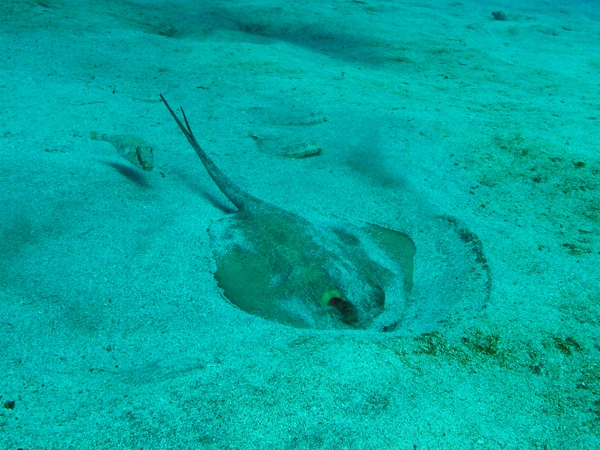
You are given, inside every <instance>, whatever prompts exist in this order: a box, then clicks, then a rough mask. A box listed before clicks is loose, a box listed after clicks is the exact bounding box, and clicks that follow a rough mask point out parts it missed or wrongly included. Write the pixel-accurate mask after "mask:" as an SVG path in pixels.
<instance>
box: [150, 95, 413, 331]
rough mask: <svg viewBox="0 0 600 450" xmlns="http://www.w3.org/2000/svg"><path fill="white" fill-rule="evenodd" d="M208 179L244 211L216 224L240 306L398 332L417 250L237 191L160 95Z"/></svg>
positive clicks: (221, 269) (394, 238)
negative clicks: (296, 212)
mask: <svg viewBox="0 0 600 450" xmlns="http://www.w3.org/2000/svg"><path fill="white" fill-rule="evenodd" d="M161 99H162V101H163V102H164V103H165V105H166V106H167V108H168V109H169V112H170V113H171V115H172V116H173V118H174V119H175V121H176V122H177V124H178V125H179V128H180V129H181V131H182V132H183V134H184V135H185V137H186V138H187V140H188V142H189V143H190V145H191V146H192V147H193V148H194V150H195V151H196V153H197V154H198V156H199V157H200V160H201V161H202V163H203V164H204V167H205V168H206V170H207V171H208V174H209V175H210V177H211V178H212V179H213V181H214V182H215V183H216V184H217V186H218V187H219V189H220V190H221V192H223V194H224V195H225V196H226V197H227V198H228V199H229V201H230V202H231V203H232V204H233V205H234V206H235V207H236V208H237V212H235V213H233V214H231V215H229V216H227V217H226V218H224V219H221V220H219V221H216V222H215V223H213V225H212V226H211V227H210V236H211V245H212V248H213V252H214V256H215V262H216V272H215V274H214V275H215V279H216V281H217V284H218V286H219V287H220V288H221V289H222V290H223V293H224V295H225V297H226V298H227V299H228V300H229V301H230V302H231V303H232V304H234V305H236V306H237V307H239V308H240V309H242V310H244V311H246V312H248V313H250V314H254V315H257V316H260V317H263V318H265V319H268V320H273V321H277V322H280V323H283V324H287V325H292V326H296V327H302V328H358V329H366V328H374V329H380V330H387V329H391V328H393V327H394V326H395V324H397V323H398V322H399V321H400V320H401V318H402V314H403V311H404V310H405V307H406V296H407V294H408V293H409V292H410V290H411V288H412V276H413V257H414V254H415V250H416V249H415V245H414V243H413V241H412V240H411V239H410V238H409V237H408V236H407V235H406V234H404V233H400V232H398V231H395V230H390V229H387V228H383V227H380V226H376V225H364V226H362V227H355V226H353V225H351V224H348V223H346V222H341V221H331V220H328V219H325V218H323V220H318V221H314V220H313V221H309V220H307V219H306V218H303V217H301V216H299V215H297V214H294V213H291V212H289V211H286V210H284V209H281V208H278V207H276V206H274V205H272V204H270V203H267V202H265V201H262V200H260V199H258V198H256V197H254V196H252V195H250V194H248V193H247V192H244V191H243V190H241V189H240V188H239V187H238V186H236V185H235V184H234V183H233V182H232V181H231V180H230V179H229V178H228V177H227V176H226V175H225V174H224V173H223V172H222V171H221V170H220V169H219V168H218V167H217V166H216V165H215V164H214V163H213V161H212V160H211V159H210V158H209V157H208V155H207V154H206V153H205V152H204V150H203V149H202V148H201V147H200V145H199V144H198V142H197V141H196V138H195V137H194V134H193V133H192V130H191V128H190V125H189V123H188V121H187V118H186V116H185V113H184V111H183V109H182V110H181V112H182V114H183V119H184V121H185V125H184V124H183V123H182V122H181V120H179V118H178V117H177V115H176V114H175V112H174V111H173V110H172V109H171V107H170V106H169V104H168V103H167V101H166V100H165V99H164V97H163V96H162V95H161Z"/></svg>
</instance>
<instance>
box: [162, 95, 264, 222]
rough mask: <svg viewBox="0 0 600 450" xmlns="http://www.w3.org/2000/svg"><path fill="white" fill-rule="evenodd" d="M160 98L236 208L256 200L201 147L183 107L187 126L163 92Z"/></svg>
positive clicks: (182, 111) (209, 172)
mask: <svg viewBox="0 0 600 450" xmlns="http://www.w3.org/2000/svg"><path fill="white" fill-rule="evenodd" d="M160 99H161V100H162V101H163V103H164V104H165V106H166V107H167V109H168V110H169V112H170V113H171V115H172V116H173V119H175V122H177V125H179V128H180V129H181V132H182V133H183V134H184V135H185V137H186V138H187V140H188V142H189V143H190V145H191V146H192V148H193V149H194V150H195V152H196V154H197V155H198V156H199V157H200V161H202V164H203V165H204V167H205V168H206V171H207V172H208V174H209V175H210V177H211V178H212V179H213V181H214V182H215V184H216V185H217V187H218V188H219V189H220V190H221V192H222V193H223V194H224V195H225V197H227V198H228V199H229V201H230V202H231V203H233V204H234V205H235V207H236V208H238V210H240V211H241V210H243V209H244V208H245V207H246V206H247V205H248V203H250V202H251V201H252V200H254V197H252V196H251V195H249V194H246V193H245V192H244V191H242V190H241V189H240V188H239V187H237V186H236V185H235V184H234V183H233V181H231V180H230V179H229V178H228V177H227V176H226V175H225V174H224V173H223V172H221V169H219V168H218V167H217V166H216V164H215V163H214V162H213V161H212V160H211V159H210V158H209V157H208V155H207V154H206V152H205V151H204V150H202V147H200V144H198V141H197V140H196V137H195V136H194V133H193V132H192V129H191V127H190V124H189V123H188V120H187V117H186V116H185V111H184V110H183V108H181V113H182V114H183V120H184V121H185V126H184V125H183V123H182V122H181V120H179V117H177V115H176V114H175V112H174V111H173V110H172V109H171V107H170V106H169V104H168V103H167V101H166V100H165V98H164V97H163V95H162V94H160Z"/></svg>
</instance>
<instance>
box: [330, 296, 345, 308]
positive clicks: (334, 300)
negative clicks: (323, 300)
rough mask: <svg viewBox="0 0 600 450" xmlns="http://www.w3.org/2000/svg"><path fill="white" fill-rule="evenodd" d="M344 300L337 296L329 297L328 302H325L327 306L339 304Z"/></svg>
mask: <svg viewBox="0 0 600 450" xmlns="http://www.w3.org/2000/svg"><path fill="white" fill-rule="evenodd" d="M343 301H344V300H342V299H341V298H339V297H331V298H330V299H329V303H328V304H327V305H328V306H340V305H341V304H342V302H343Z"/></svg>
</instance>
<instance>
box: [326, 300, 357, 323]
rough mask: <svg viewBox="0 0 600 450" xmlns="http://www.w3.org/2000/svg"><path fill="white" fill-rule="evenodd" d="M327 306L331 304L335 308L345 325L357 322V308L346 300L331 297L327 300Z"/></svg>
mask: <svg viewBox="0 0 600 450" xmlns="http://www.w3.org/2000/svg"><path fill="white" fill-rule="evenodd" d="M329 306H333V307H334V308H335V309H336V310H337V313H338V314H339V315H340V320H341V321H342V322H344V323H345V324H346V325H355V324H356V322H358V310H357V309H356V306H354V305H353V304H352V303H350V302H349V301H348V300H344V299H342V298H339V297H332V298H331V300H329Z"/></svg>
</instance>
